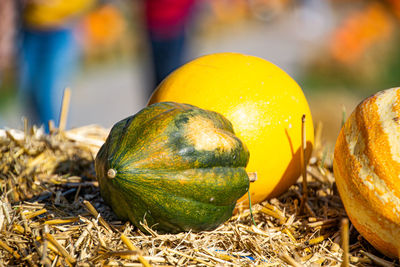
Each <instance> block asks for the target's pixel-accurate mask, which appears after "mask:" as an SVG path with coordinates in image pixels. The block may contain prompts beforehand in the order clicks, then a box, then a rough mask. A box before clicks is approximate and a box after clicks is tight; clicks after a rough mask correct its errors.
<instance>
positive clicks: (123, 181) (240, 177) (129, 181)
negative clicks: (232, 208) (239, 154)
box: [113, 167, 249, 206]
mask: <svg viewBox="0 0 400 267" xmlns="http://www.w3.org/2000/svg"><path fill="white" fill-rule="evenodd" d="M221 169H222V168H221ZM223 169H225V173H224V174H225V175H226V172H227V171H231V172H232V173H233V174H232V175H231V176H236V177H235V179H232V180H230V181H226V180H225V179H224V177H222V176H221V177H217V178H218V180H219V181H220V183H219V185H216V184H215V182H216V180H211V179H212V178H208V177H207V179H202V180H206V182H202V183H199V182H197V183H196V180H194V179H193V177H192V178H190V179H188V180H189V183H188V185H187V186H185V185H181V187H177V186H180V182H179V181H180V180H179V179H174V178H173V176H174V175H176V176H177V175H178V174H179V173H178V172H176V173H171V172H166V173H165V174H166V175H165V176H157V177H156V178H153V177H148V176H155V175H156V174H154V173H151V174H149V175H145V179H146V182H147V183H143V180H144V179H141V180H142V182H141V181H135V178H136V177H138V176H140V173H131V172H119V174H120V176H118V174H117V177H116V180H114V181H113V183H114V185H115V186H118V187H121V188H125V187H129V188H131V187H133V186H132V185H136V186H135V188H137V189H141V188H143V187H148V188H151V189H152V190H156V189H157V190H159V191H160V192H165V191H166V189H169V190H173V193H174V194H175V195H179V196H182V197H186V198H190V199H192V200H196V201H199V202H203V203H209V200H210V199H211V198H213V199H214V200H213V201H211V202H212V203H214V205H220V206H225V205H228V204H229V203H234V202H236V200H237V199H238V198H240V197H241V196H242V195H244V194H245V193H246V192H247V190H248V187H249V180H248V176H247V173H246V171H245V170H244V168H237V171H235V172H234V171H232V170H231V169H234V168H228V167H224V168H223ZM193 170H194V171H198V170H197V169H193ZM221 171H222V170H221ZM240 172H241V173H240ZM117 173H118V171H117ZM122 174H124V175H122ZM126 175H129V176H131V178H125V177H126ZM200 175H201V174H200ZM208 180H210V181H208ZM193 181H194V182H193ZM152 182H156V184H155V183H152ZM157 182H158V184H157ZM117 184H118V185H117ZM226 185H229V187H228V186H226ZM156 186H158V187H156ZM213 186H214V187H213ZM210 187H211V188H210ZM176 188H178V189H176ZM180 188H189V189H190V188H192V189H193V188H196V189H201V192H202V193H199V194H197V192H193V190H190V191H188V190H183V189H182V190H180ZM204 192H206V193H209V194H212V195H209V196H205V193H204ZM221 198H222V199H221ZM224 200H225V201H224Z"/></svg>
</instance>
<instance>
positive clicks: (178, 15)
mask: <svg viewBox="0 0 400 267" xmlns="http://www.w3.org/2000/svg"><path fill="white" fill-rule="evenodd" d="M194 2H195V0H146V1H145V14H146V24H147V27H148V29H149V30H150V31H151V32H152V34H155V35H157V36H159V37H171V36H174V35H176V34H178V33H179V32H180V31H181V30H182V28H183V27H184V25H185V23H186V21H187V18H188V16H189V14H190V11H191V8H192V6H193V4H194Z"/></svg>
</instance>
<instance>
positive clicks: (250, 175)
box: [247, 172, 257, 183]
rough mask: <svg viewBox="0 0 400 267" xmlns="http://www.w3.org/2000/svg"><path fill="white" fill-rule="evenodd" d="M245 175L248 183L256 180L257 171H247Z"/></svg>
mask: <svg viewBox="0 0 400 267" xmlns="http://www.w3.org/2000/svg"><path fill="white" fill-rule="evenodd" d="M247 176H249V181H250V183H254V182H255V181H257V172H248V173H247Z"/></svg>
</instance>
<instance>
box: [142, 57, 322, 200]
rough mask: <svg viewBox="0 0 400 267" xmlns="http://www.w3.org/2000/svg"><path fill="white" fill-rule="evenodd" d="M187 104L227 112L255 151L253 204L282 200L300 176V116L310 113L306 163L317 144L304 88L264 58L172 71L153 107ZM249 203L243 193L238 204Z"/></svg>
mask: <svg viewBox="0 0 400 267" xmlns="http://www.w3.org/2000/svg"><path fill="white" fill-rule="evenodd" d="M163 101H175V102H179V103H188V104H192V105H195V106H198V107H201V108H203V109H208V110H213V111H216V112H219V113H221V114H223V115H224V116H225V117H226V118H228V119H229V120H230V121H231V122H232V124H233V129H234V131H235V134H236V135H237V136H238V137H239V138H240V139H241V140H242V141H243V142H244V143H245V144H246V146H247V147H248V148H249V151H250V161H249V165H248V166H247V168H246V170H247V171H248V172H256V173H257V181H255V182H254V183H252V184H251V185H250V194H251V199H252V203H259V202H261V201H263V200H265V199H267V198H271V197H275V196H279V195H280V194H282V193H283V192H285V191H286V190H287V189H288V188H289V187H290V186H291V185H292V184H293V183H295V182H296V180H297V178H298V177H299V175H300V171H301V164H300V146H301V117H302V115H303V114H306V139H307V150H306V160H307V161H308V159H309V157H310V155H311V150H312V146H313V143H314V128H313V122H312V118H311V112H310V109H309V106H308V103H307V100H306V98H305V97H304V94H303V91H302V90H301V88H300V86H299V85H298V84H297V83H296V82H295V81H294V80H293V79H292V78H291V77H290V76H289V75H288V74H287V73H285V72H284V71H283V70H282V69H280V68H279V67H277V66H276V65H274V64H272V63H270V62H268V61H266V60H264V59H262V58H259V57H254V56H249V55H243V54H239V53H217V54H210V55H206V56H202V57H200V58H197V59H195V60H193V61H191V62H189V63H187V64H185V65H183V66H182V67H180V68H179V69H177V70H175V71H174V72H173V73H171V74H170V75H169V76H168V77H167V78H166V79H165V80H164V81H163V82H162V83H161V84H160V85H159V87H158V88H157V90H156V91H155V93H154V94H153V96H152V97H151V99H150V102H149V103H150V104H152V103H156V102H163ZM240 202H241V203H243V204H244V206H246V204H248V196H247V194H246V195H244V196H243V197H242V198H241V199H240V200H239V201H238V203H240Z"/></svg>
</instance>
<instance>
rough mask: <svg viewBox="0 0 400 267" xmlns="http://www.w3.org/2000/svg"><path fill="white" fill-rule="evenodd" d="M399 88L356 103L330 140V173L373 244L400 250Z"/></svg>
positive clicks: (361, 230)
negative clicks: (332, 169) (331, 167)
mask: <svg viewBox="0 0 400 267" xmlns="http://www.w3.org/2000/svg"><path fill="white" fill-rule="evenodd" d="M399 123H400V88H392V89H388V90H385V91H381V92H379V93H377V94H375V95H373V96H371V97H369V98H367V99H365V100H364V101H363V102H361V103H360V104H359V105H358V106H357V107H356V109H355V110H354V111H353V113H352V114H351V116H350V117H349V118H348V119H347V121H346V123H345V124H344V126H343V128H342V130H341V131H340V134H339V137H338V139H337V141H336V145H335V153H334V164H333V167H334V174H335V177H336V184H337V188H338V191H339V194H340V197H341V199H342V201H343V204H344V207H345V209H346V212H347V214H348V216H349V218H350V220H351V222H352V223H353V225H354V226H355V228H356V229H357V230H358V232H359V233H360V234H361V235H362V236H363V237H364V238H365V239H367V240H368V241H369V242H370V243H371V244H372V245H373V246H374V247H375V248H377V249H378V250H379V251H381V252H382V253H384V254H385V255H387V256H390V257H398V253H399V252H400V124H399Z"/></svg>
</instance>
